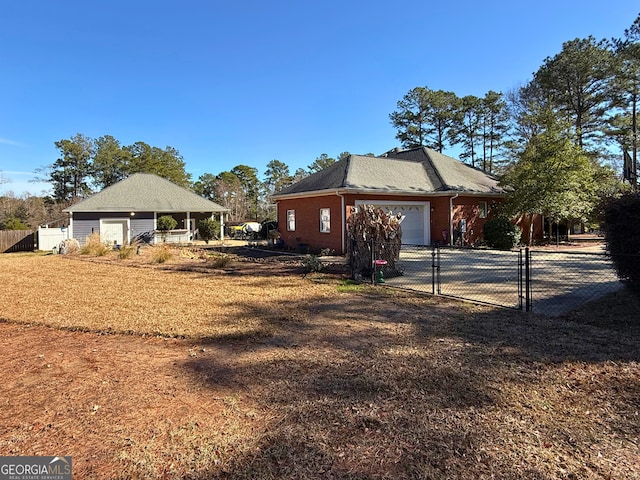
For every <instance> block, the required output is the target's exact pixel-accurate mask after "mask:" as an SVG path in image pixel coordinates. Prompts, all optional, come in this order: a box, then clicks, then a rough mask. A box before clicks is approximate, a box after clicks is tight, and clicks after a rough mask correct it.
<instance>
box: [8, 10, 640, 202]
mask: <svg viewBox="0 0 640 480" xmlns="http://www.w3.org/2000/svg"><path fill="white" fill-rule="evenodd" d="M432 3H434V2H428V1H425V0H419V1H413V0H409V1H406V0H395V1H376V0H369V1H360V0H357V1H349V0H342V1H336V0H322V1H313V0H297V1H294V0H262V1H258V0H246V1H244V2H235V1H232V0H226V1H219V0H208V1H206V0H183V1H178V0H173V1H168V0H153V1H148V0H127V1H121V0H111V1H109V2H94V1H87V0H83V1H75V0H73V1H66V0H61V1H60V2H49V1H46V0H25V1H21V2H8V1H5V2H3V5H2V14H1V15H0V62H1V63H0V64H1V65H2V74H1V75H0V172H2V179H4V180H5V181H7V180H8V181H9V182H8V183H4V184H1V185H0V194H3V193H7V192H9V191H12V192H13V193H14V194H16V195H19V194H22V193H24V192H27V191H28V192H29V193H31V194H36V195H39V194H41V193H42V192H43V190H44V189H47V188H48V185H46V184H40V183H28V181H29V180H30V179H33V178H34V176H35V175H34V170H35V169H37V168H39V167H43V166H46V165H48V164H51V163H53V162H54V161H55V160H56V159H57V158H58V151H57V150H56V148H55V146H54V142H55V141H57V140H60V139H63V138H70V137H72V136H73V135H75V134H76V133H82V134H84V135H87V136H90V137H93V138H97V137H100V136H102V135H112V136H114V137H115V138H117V139H118V140H120V142H121V143H122V144H123V145H129V144H132V143H134V142H136V141H143V142H146V143H148V144H150V145H153V146H157V147H162V148H164V147H166V146H168V145H170V146H172V147H174V148H176V149H178V150H179V151H180V153H181V154H182V155H183V157H184V160H185V163H186V168H187V171H188V172H189V173H191V174H192V177H193V179H194V180H195V179H197V178H198V177H199V176H200V175H202V174H203V173H213V174H217V173H219V172H221V171H224V170H229V169H231V168H233V167H234V166H236V165H239V164H244V165H249V166H252V167H255V168H257V169H258V172H259V176H260V177H261V178H262V175H263V173H264V171H265V168H266V164H267V163H268V162H269V161H270V160H273V159H278V160H280V161H282V162H284V163H286V164H287V165H288V166H289V167H290V169H291V173H293V172H294V171H295V170H296V169H297V168H306V167H307V166H308V165H310V164H311V163H312V162H313V161H314V159H315V158H316V157H318V156H319V155H320V154H322V153H327V154H328V155H329V156H332V157H336V156H337V155H338V154H339V153H340V152H343V151H349V152H351V153H368V152H372V153H375V154H380V153H383V152H385V151H387V150H389V149H391V148H393V147H395V146H397V145H398V142H397V140H396V139H395V131H394V129H393V127H392V126H391V124H390V123H389V114H390V113H391V112H392V111H393V110H395V108H396V103H397V101H398V100H400V99H401V98H402V97H403V95H405V94H406V93H407V92H408V91H409V90H410V89H412V88H414V87H417V86H427V87H429V88H431V89H435V90H437V89H443V90H449V91H453V92H455V93H456V94H457V95H459V96H464V95H477V96H483V95H484V94H485V93H486V92H487V91H489V90H495V91H502V92H506V91H508V90H511V89H513V88H516V87H517V86H519V85H521V84H524V83H526V82H527V81H528V80H530V79H531V77H532V74H533V72H535V71H536V70H537V69H538V68H539V67H540V66H541V65H542V62H543V61H544V59H545V58H546V57H548V56H554V55H555V54H557V53H559V52H560V51H561V49H562V43H563V42H565V41H568V40H572V39H574V38H585V37H588V36H589V35H593V36H594V37H595V38H597V39H601V38H611V37H621V36H622V35H623V32H624V29H625V28H629V27H630V26H631V24H632V23H633V21H634V20H635V18H636V17H637V15H638V13H640V6H639V5H638V3H637V1H636V0H612V1H608V2H603V1H601V0H599V1H596V0H580V1H577V0H554V1H549V0H539V1H536V2H517V1H516V2H507V1H490V0H488V1H485V2H478V1H466V0H465V1H457V2H439V3H440V5H433V4H432Z"/></svg>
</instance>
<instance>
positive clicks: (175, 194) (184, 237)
mask: <svg viewBox="0 0 640 480" xmlns="http://www.w3.org/2000/svg"><path fill="white" fill-rule="evenodd" d="M64 211H65V212H67V213H68V214H69V238H75V239H76V240H78V242H80V245H84V243H85V241H86V239H87V237H89V236H90V235H92V234H95V233H99V234H100V240H101V241H102V242H105V243H111V244H118V245H124V244H127V243H130V242H131V241H133V240H139V241H143V242H146V243H156V242H157V241H164V240H166V241H167V242H176V243H188V242H189V241H191V240H192V239H194V238H195V236H196V235H197V225H198V222H199V221H200V220H202V219H204V218H214V216H215V215H219V219H220V226H221V235H222V231H223V229H224V223H223V214H224V212H226V211H227V209H226V208H224V207H222V206H220V205H218V204H217V203H214V202H212V201H210V200H207V199H206V198H202V197H200V196H199V195H197V194H195V193H193V192H192V191H190V190H187V189H186V188H182V187H179V186H178V185H176V184H174V183H172V182H170V181H169V180H166V179H164V178H162V177H159V176H157V175H152V174H148V173H136V174H133V175H131V176H130V177H127V178H125V179H124V180H122V181H120V182H118V183H115V184H113V185H111V186H110V187H107V188H105V189H104V190H102V191H100V192H98V193H96V194H95V195H92V196H91V197H89V198H87V199H85V200H82V201H81V202H78V203H76V204H75V205H72V206H71V207H69V208H67V209H65V210H64ZM164 215H169V216H171V217H173V218H174V219H175V220H176V221H177V222H178V226H177V227H176V229H175V230H172V231H170V232H168V233H163V234H162V235H160V234H158V232H157V221H158V218H160V217H161V216H164ZM160 238H162V240H159V239H160Z"/></svg>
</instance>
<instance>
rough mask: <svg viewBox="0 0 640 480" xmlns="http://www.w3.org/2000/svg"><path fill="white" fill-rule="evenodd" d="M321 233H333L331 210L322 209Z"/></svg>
mask: <svg viewBox="0 0 640 480" xmlns="http://www.w3.org/2000/svg"><path fill="white" fill-rule="evenodd" d="M320 233H331V209H330V208H321V209H320Z"/></svg>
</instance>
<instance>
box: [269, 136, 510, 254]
mask: <svg viewBox="0 0 640 480" xmlns="http://www.w3.org/2000/svg"><path fill="white" fill-rule="evenodd" d="M504 196H505V192H504V191H503V190H502V189H501V188H500V187H499V186H498V181H497V179H496V178H494V177H493V176H491V175H489V174H487V173H486V172H483V171H482V170H478V169H475V168H473V167H471V166H469V165H466V164H464V163H462V162H460V161H459V160H456V159H455V158H451V157H448V156H446V155H443V154H441V153H439V152H437V151H435V150H432V149H429V148H425V147H420V148H413V149H408V150H400V149H394V150H391V151H389V152H387V153H385V154H384V155H382V156H379V157H374V156H363V155H350V156H349V157H347V158H345V159H343V160H340V161H338V162H336V163H334V164H333V165H331V166H329V167H328V168H326V169H324V170H322V171H320V172H318V173H315V174H313V175H310V176H309V177H306V178H304V179H303V180H301V181H299V182H297V183H295V184H293V185H291V186H289V187H287V188H285V189H283V190H281V191H280V192H278V193H277V194H276V195H274V200H275V201H276V204H277V208H278V230H279V232H280V235H281V238H282V240H283V241H284V243H285V245H286V246H288V247H290V248H300V247H301V246H305V247H308V248H311V249H316V250H319V249H332V250H335V252H336V253H345V252H346V241H347V237H346V221H347V218H348V217H349V215H351V212H352V211H353V209H355V208H357V207H358V206H359V205H363V204H369V205H376V206H378V207H381V208H383V209H384V210H387V211H390V212H393V213H394V214H397V213H401V214H402V215H403V216H404V220H403V222H402V243H403V244H412V245H432V244H440V245H442V244H451V243H453V240H454V235H453V234H452V232H454V231H455V229H456V228H457V226H458V223H459V222H460V220H462V219H464V220H465V222H466V226H467V232H466V235H465V242H466V243H467V244H473V243H475V242H476V241H477V240H478V239H480V238H481V236H482V226H483V225H484V222H485V220H486V218H487V216H488V214H489V211H490V209H491V206H492V204H493V203H495V202H501V201H502V200H503V199H504Z"/></svg>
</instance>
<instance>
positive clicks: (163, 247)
mask: <svg viewBox="0 0 640 480" xmlns="http://www.w3.org/2000/svg"><path fill="white" fill-rule="evenodd" d="M172 258H173V252H172V251H171V247H169V246H168V245H167V244H166V243H163V244H160V245H154V247H153V250H152V251H151V260H152V261H153V263H165V262H168V261H169V260H171V259H172Z"/></svg>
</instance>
